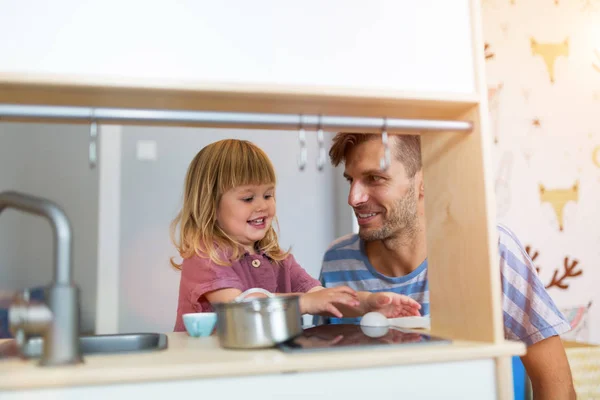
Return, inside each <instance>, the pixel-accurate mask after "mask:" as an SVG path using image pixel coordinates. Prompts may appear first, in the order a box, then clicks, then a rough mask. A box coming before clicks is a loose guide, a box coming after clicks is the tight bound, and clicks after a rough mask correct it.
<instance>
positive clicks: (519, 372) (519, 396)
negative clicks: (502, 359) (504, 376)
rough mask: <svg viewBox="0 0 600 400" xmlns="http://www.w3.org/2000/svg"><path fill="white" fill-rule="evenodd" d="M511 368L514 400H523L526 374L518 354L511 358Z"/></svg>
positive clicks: (525, 389)
mask: <svg viewBox="0 0 600 400" xmlns="http://www.w3.org/2000/svg"><path fill="white" fill-rule="evenodd" d="M512 370H513V388H514V391H515V400H525V399H526V398H527V374H526V373H525V366H523V363H522V362H521V358H520V357H519V356H514V357H513V358H512Z"/></svg>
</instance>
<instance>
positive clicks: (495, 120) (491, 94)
mask: <svg viewBox="0 0 600 400" xmlns="http://www.w3.org/2000/svg"><path fill="white" fill-rule="evenodd" d="M503 87H504V85H503V84H502V83H499V84H498V85H497V86H492V87H488V108H489V110H490V119H491V125H492V134H493V135H494V144H498V133H499V132H500V129H499V127H498V125H499V120H500V116H499V108H500V94H501V92H502V88H503Z"/></svg>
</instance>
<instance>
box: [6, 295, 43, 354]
mask: <svg viewBox="0 0 600 400" xmlns="http://www.w3.org/2000/svg"><path fill="white" fill-rule="evenodd" d="M8 321H9V327H10V330H11V332H12V334H13V335H14V336H15V339H17V343H19V341H24V340H25V338H26V336H27V335H29V334H42V333H44V331H45V330H46V329H47V328H48V326H50V324H51V322H52V311H50V309H49V308H48V306H47V305H46V304H43V303H32V302H31V301H30V296H29V290H24V291H22V292H21V293H17V294H16V295H15V297H14V298H13V301H12V303H11V305H10V307H9V309H8Z"/></svg>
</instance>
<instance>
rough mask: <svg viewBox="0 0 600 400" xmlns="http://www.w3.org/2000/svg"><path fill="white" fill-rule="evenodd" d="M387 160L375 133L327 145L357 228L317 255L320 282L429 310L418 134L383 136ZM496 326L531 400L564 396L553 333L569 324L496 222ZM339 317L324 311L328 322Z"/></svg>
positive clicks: (567, 387) (564, 368)
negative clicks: (383, 163)
mask: <svg viewBox="0 0 600 400" xmlns="http://www.w3.org/2000/svg"><path fill="white" fill-rule="evenodd" d="M389 143H390V150H391V151H392V161H391V165H390V167H389V168H388V170H387V171H381V170H380V168H379V162H380V159H381V157H382V155H383V146H382V144H381V140H380V137H379V135H370V134H352V133H339V134H337V135H336V136H335V138H334V139H333V144H332V147H331V150H330V152H329V156H330V158H331V162H332V164H333V165H334V166H338V165H339V164H341V163H344V164H345V170H344V177H345V178H346V179H347V180H348V182H349V184H350V192H349V195H348V204H349V205H350V206H351V207H352V208H353V209H354V213H355V215H356V218H357V221H358V224H359V227H360V228H359V234H358V235H348V236H345V237H343V238H340V239H338V240H336V241H335V242H334V243H333V244H332V245H331V246H330V248H329V249H328V250H327V252H326V253H325V256H324V260H323V268H322V271H321V281H322V284H323V286H325V287H335V286H339V285H347V286H350V287H351V288H353V289H355V290H361V291H383V290H385V291H394V292H397V293H401V294H404V295H408V296H410V297H412V298H413V299H415V300H416V301H417V302H419V303H420V304H421V307H422V308H421V313H422V315H427V314H429V289H428V283H427V247H426V236H425V212H424V209H425V205H424V186H423V171H422V165H421V142H420V137H419V136H405V135H401V136H391V137H390V142H389ZM498 238H499V242H498V250H499V253H500V273H501V277H502V291H503V301H502V308H503V315H504V332H505V337H506V338H507V339H512V340H521V341H523V342H524V343H525V344H526V345H527V346H528V347H527V354H526V355H525V356H523V357H521V360H522V361H523V365H524V366H525V369H526V371H527V374H528V376H529V378H530V379H531V383H532V386H533V391H534V395H535V398H536V399H550V398H552V399H571V398H575V391H574V388H573V382H572V377H571V370H570V367H569V363H568V360H567V357H566V354H565V351H564V348H563V345H562V342H561V340H560V337H559V336H558V335H560V334H562V333H564V332H566V331H568V330H569V329H570V326H569V323H568V322H567V321H566V320H565V318H564V316H563V315H562V314H561V313H560V311H558V309H557V308H556V305H555V304H554V302H553V301H552V299H551V298H550V296H549V295H548V293H547V292H546V290H545V288H544V285H543V284H542V283H541V281H540V280H539V278H538V276H537V273H536V272H535V268H534V266H533V263H532V261H531V259H530V258H529V256H528V255H527V253H526V252H525V250H524V249H523V247H522V245H521V244H520V243H519V241H518V240H517V238H516V237H515V235H514V234H513V233H512V232H511V231H510V230H508V229H507V228H506V227H503V226H498ZM342 321H343V320H341V319H336V318H331V319H330V322H331V323H340V322H342Z"/></svg>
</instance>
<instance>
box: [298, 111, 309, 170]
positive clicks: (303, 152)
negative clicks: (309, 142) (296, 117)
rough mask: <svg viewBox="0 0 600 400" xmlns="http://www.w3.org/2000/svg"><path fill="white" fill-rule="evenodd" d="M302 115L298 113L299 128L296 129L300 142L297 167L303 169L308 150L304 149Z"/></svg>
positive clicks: (304, 135)
mask: <svg viewBox="0 0 600 400" xmlns="http://www.w3.org/2000/svg"><path fill="white" fill-rule="evenodd" d="M302 120H303V117H302V115H300V130H299V131H298V141H299V142H300V158H299V159H298V168H299V169H300V171H304V168H306V162H307V160H308V151H307V149H306V131H305V130H304V124H303V121H302Z"/></svg>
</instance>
